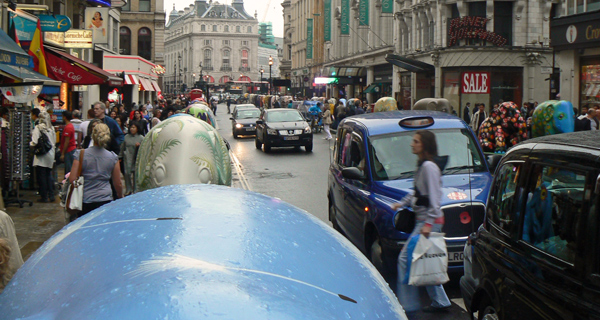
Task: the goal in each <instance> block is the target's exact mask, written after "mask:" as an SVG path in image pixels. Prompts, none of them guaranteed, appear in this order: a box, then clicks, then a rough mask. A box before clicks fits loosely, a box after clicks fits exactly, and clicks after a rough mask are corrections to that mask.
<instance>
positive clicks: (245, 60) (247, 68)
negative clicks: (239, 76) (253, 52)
mask: <svg viewBox="0 0 600 320" xmlns="http://www.w3.org/2000/svg"><path fill="white" fill-rule="evenodd" d="M240 71H242V72H249V71H250V66H249V65H248V50H242V61H241V65H240Z"/></svg>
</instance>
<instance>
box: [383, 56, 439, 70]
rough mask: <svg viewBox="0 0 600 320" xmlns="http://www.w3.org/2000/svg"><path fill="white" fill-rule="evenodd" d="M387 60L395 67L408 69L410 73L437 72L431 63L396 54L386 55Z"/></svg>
mask: <svg viewBox="0 0 600 320" xmlns="http://www.w3.org/2000/svg"><path fill="white" fill-rule="evenodd" d="M385 60H386V61H387V62H389V63H391V64H393V65H395V66H398V67H400V68H402V69H406V70H408V71H410V72H417V73H418V72H435V67H434V66H433V65H430V64H429V63H425V62H422V61H419V60H415V59H411V58H407V57H403V56H399V55H396V54H386V55H385Z"/></svg>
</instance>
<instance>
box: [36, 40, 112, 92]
mask: <svg viewBox="0 0 600 320" xmlns="http://www.w3.org/2000/svg"><path fill="white" fill-rule="evenodd" d="M45 50H46V63H47V65H48V74H49V75H52V77H53V78H54V79H57V80H60V81H63V82H66V83H68V84H76V85H93V84H104V83H108V85H109V86H113V87H120V86H123V79H122V78H119V77H117V76H114V75H112V74H110V73H109V72H107V71H104V70H102V69H101V68H99V67H96V66H95V65H93V64H91V63H88V62H85V61H83V60H81V59H79V58H77V57H74V56H72V55H70V54H68V53H66V52H62V51H60V50H56V49H53V48H52V47H48V46H46V47H45Z"/></svg>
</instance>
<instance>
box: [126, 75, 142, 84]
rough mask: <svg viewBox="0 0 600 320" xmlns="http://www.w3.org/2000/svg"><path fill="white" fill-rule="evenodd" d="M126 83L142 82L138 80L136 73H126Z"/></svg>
mask: <svg viewBox="0 0 600 320" xmlns="http://www.w3.org/2000/svg"><path fill="white" fill-rule="evenodd" d="M125 84H129V85H135V84H140V81H139V80H138V78H137V77H136V76H135V75H133V74H126V75H125Z"/></svg>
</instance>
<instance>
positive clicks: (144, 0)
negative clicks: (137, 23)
mask: <svg viewBox="0 0 600 320" xmlns="http://www.w3.org/2000/svg"><path fill="white" fill-rule="evenodd" d="M150 2H151V1H150V0H140V2H139V4H140V11H142V12H150Z"/></svg>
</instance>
